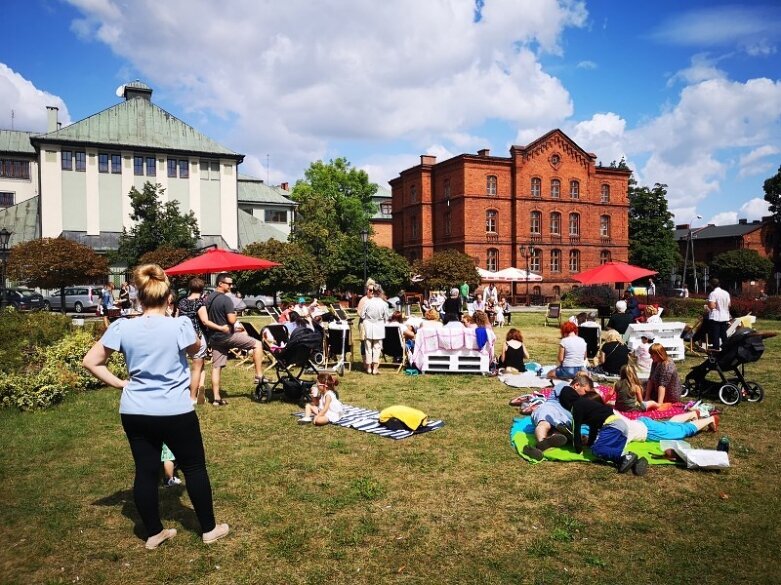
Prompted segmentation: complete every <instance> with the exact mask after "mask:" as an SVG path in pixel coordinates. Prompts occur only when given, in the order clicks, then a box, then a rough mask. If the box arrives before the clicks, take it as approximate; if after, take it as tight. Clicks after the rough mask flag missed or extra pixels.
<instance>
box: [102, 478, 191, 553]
mask: <svg viewBox="0 0 781 585" xmlns="http://www.w3.org/2000/svg"><path fill="white" fill-rule="evenodd" d="M184 493H185V488H184V486H175V487H172V488H168V489H166V490H165V491H163V492H162V493H161V494H160V504H161V505H160V520H162V521H163V523H164V524H165V521H166V520H172V521H176V522H179V523H180V524H181V525H182V527H184V528H185V529H187V530H190V531H192V532H195V533H196V534H198V535H200V534H201V524H200V523H199V522H198V517H197V516H196V515H195V511H194V510H193V509H192V508H190V507H188V506H185V505H184V504H183V503H182V501H181V498H182V496H183V495H184ZM92 505H93V506H110V507H118V506H121V510H120V511H121V512H122V515H123V516H124V517H125V518H127V519H128V520H130V521H131V522H133V534H135V535H136V536H137V537H138V538H140V539H141V540H146V538H147V536H148V534H147V531H146V528H144V523H143V522H142V521H141V517H140V516H139V515H138V510H137V509H136V504H135V502H134V501H133V490H119V491H117V492H114V493H113V494H111V495H110V496H106V497H104V498H100V499H99V500H95V501H94V502H92Z"/></svg>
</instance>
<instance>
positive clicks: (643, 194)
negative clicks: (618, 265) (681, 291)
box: [629, 180, 681, 282]
mask: <svg viewBox="0 0 781 585" xmlns="http://www.w3.org/2000/svg"><path fill="white" fill-rule="evenodd" d="M672 218H673V216H672V213H670V212H669V210H668V209H667V185H663V184H660V183H656V184H655V185H654V187H653V189H649V188H648V187H637V183H635V181H634V180H630V182H629V262H630V263H631V264H636V265H638V266H642V267H643V268H648V269H649V270H656V271H657V272H658V273H659V279H660V280H661V281H663V282H664V281H666V280H667V279H668V278H669V277H670V275H671V274H672V273H673V272H674V271H675V267H676V266H677V265H678V264H679V263H680V258H681V254H680V252H679V250H678V243H677V242H676V241H675V235H674V229H675V224H674V223H673V219H672Z"/></svg>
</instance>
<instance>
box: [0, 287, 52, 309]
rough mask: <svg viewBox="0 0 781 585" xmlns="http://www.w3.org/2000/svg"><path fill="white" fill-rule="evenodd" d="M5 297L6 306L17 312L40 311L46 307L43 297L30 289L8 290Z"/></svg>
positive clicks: (5, 290) (4, 291) (4, 292)
mask: <svg viewBox="0 0 781 585" xmlns="http://www.w3.org/2000/svg"><path fill="white" fill-rule="evenodd" d="M3 296H4V297H5V302H6V305H7V306H9V307H13V308H14V309H16V310H17V311H40V310H41V309H43V308H44V307H45V302H44V299H43V296H42V295H41V294H40V293H37V292H35V291H34V290H32V289H29V288H6V289H4V290H3Z"/></svg>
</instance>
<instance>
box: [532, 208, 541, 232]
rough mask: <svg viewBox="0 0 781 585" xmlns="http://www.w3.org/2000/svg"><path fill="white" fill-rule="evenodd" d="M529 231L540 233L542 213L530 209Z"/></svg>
mask: <svg viewBox="0 0 781 585" xmlns="http://www.w3.org/2000/svg"><path fill="white" fill-rule="evenodd" d="M529 232H530V233H532V234H540V233H542V213H541V212H539V211H532V212H531V216H530V217H529Z"/></svg>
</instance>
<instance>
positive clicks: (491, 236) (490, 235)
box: [485, 232, 499, 244]
mask: <svg viewBox="0 0 781 585" xmlns="http://www.w3.org/2000/svg"><path fill="white" fill-rule="evenodd" d="M485 241H486V242H487V243H489V244H495V243H496V242H498V241H499V234H497V233H496V232H487V233H486V234H485Z"/></svg>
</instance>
